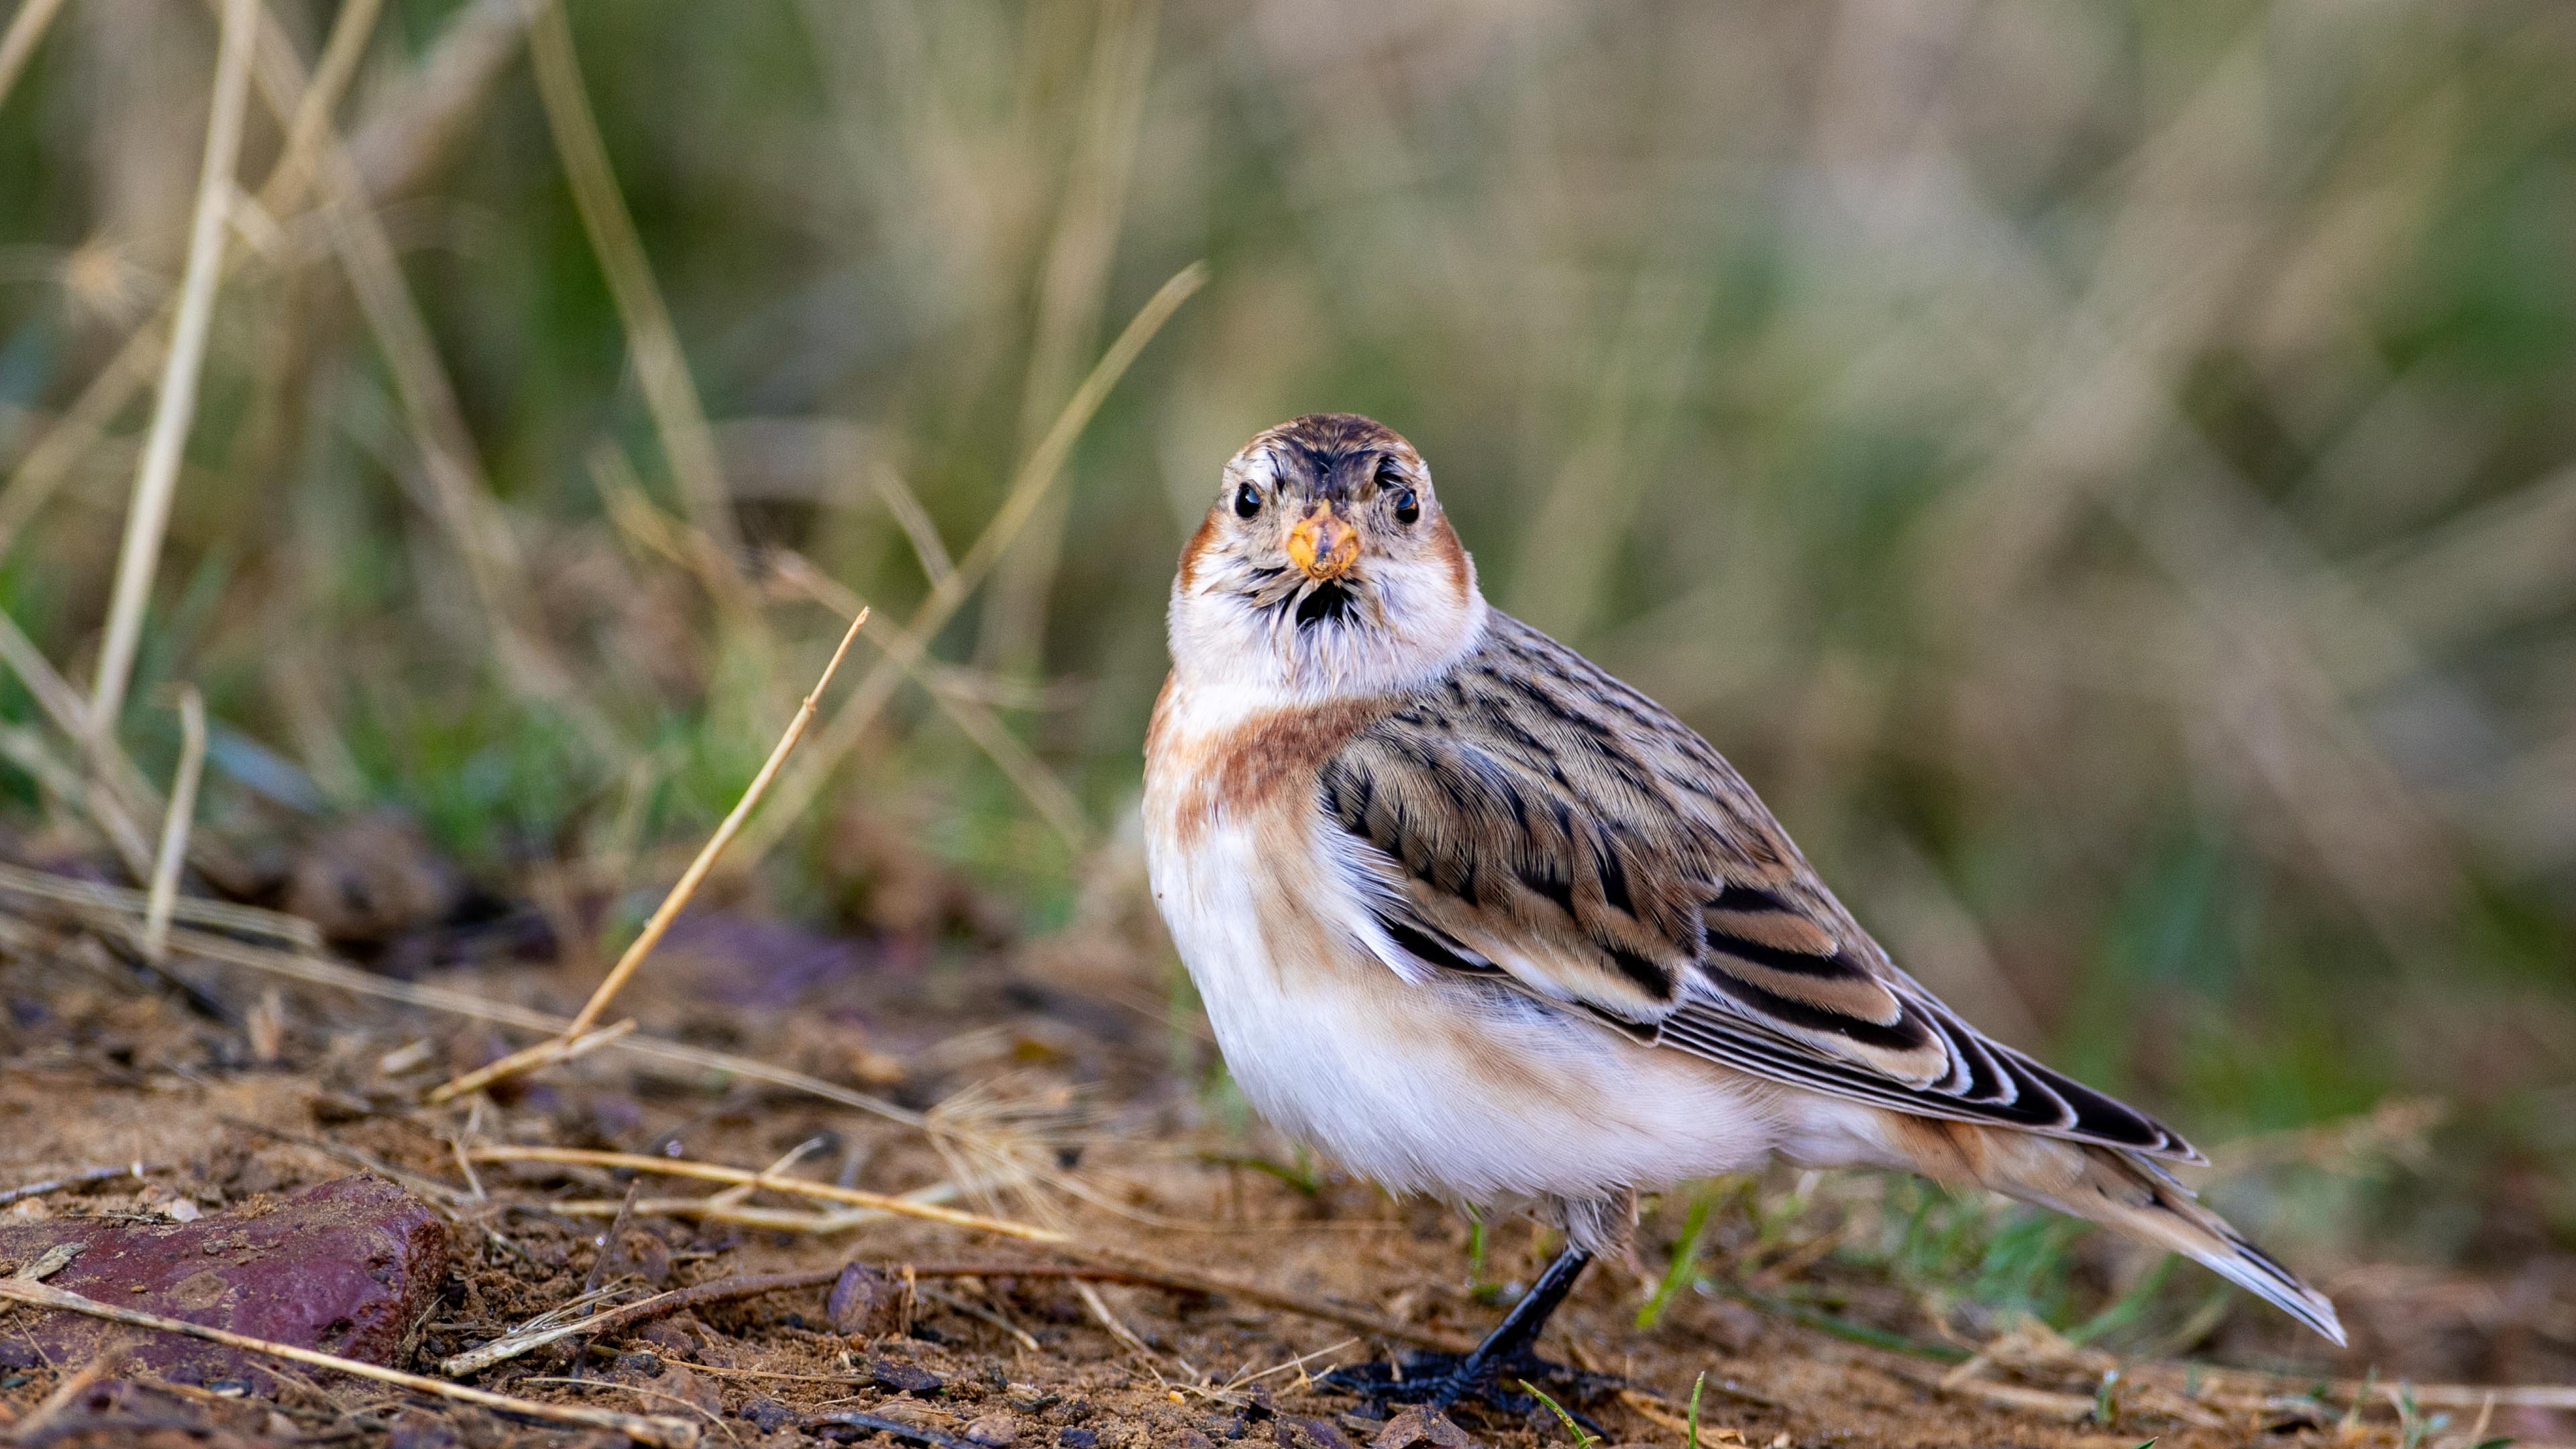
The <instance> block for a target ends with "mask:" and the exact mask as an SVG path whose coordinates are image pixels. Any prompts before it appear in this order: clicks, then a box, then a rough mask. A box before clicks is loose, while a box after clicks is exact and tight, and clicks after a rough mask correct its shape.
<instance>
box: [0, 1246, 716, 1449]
mask: <svg viewBox="0 0 2576 1449" xmlns="http://www.w3.org/2000/svg"><path fill="white" fill-rule="evenodd" d="M0 1298H6V1299H10V1300H12V1301H15V1302H18V1303H24V1304H26V1305H28V1306H29V1307H31V1308H47V1309H52V1310H54V1311H56V1312H60V1313H78V1314H82V1315H84V1316H87V1317H90V1318H103V1319H106V1320H107V1321H109V1322H111V1323H122V1324H126V1325H129V1326H131V1327H134V1328H149V1329H152V1330H154V1331H156V1332H160V1333H176V1334H181V1335H183V1336H185V1337H188V1338H196V1339H203V1340H204V1341H206V1342H208V1343H216V1344H221V1345H223V1346H224V1347H226V1348H237V1349H241V1350H243V1351H245V1352H249V1353H257V1354H266V1355H268V1356H269V1357H272V1358H282V1359H285V1360H286V1361H288V1362H289V1363H300V1364H308V1365H310V1366H312V1367H314V1368H322V1369H330V1370H332V1371H334V1372H336V1373H344V1374H348V1375H350V1376H351V1377H353V1378H362V1379H373V1380H374V1381H376V1382H377V1383H380V1384H391V1385H393V1386H395V1387H397V1388H403V1389H409V1390H411V1391H413V1392H415V1393H424V1394H435V1395H437V1396H438V1397H440V1398H443V1399H453V1400H456V1401H457V1402H459V1403H467V1404H476V1405H479V1406H481V1407H483V1408H486V1409H497V1410H499V1411H501V1412H503V1413H507V1414H524V1415H527V1416H528V1417H530V1418H534V1419H547V1420H551V1421H553V1422H555V1423H558V1424H579V1425H582V1426H584V1427H585V1428H592V1429H607V1430H609V1431H611V1432H613V1433H619V1434H623V1435H625V1436H626V1437H628V1438H630V1439H633V1440H635V1441H636V1442H637V1443H639V1444H649V1445H654V1446H657V1449H690V1446H694V1445H695V1444H696V1443H697V1442H698V1427H697V1425H695V1424H692V1423H690V1422H688V1421H687V1420H685V1419H666V1418H662V1417H660V1416H647V1415H640V1414H620V1413H616V1412H613V1411H611V1410H607V1409H586V1408H582V1407H579V1406H578V1405H568V1404H541V1403H538V1402H536V1401H535V1400H533V1399H521V1398H514V1397H512V1396H510V1395H508V1394H496V1393H493V1392H491V1391H490V1390H488V1389H475V1388H467V1387H466V1386H464V1385H462V1384H452V1383H449V1382H448V1381H447V1380H445V1379H433V1378H429V1377H426V1376H424V1375H421V1374H410V1373H404V1372H403V1371H402V1370H400V1369H389V1368H384V1367H381V1366H379V1365H377V1364H371V1363H367V1362H364V1361H363V1360H359V1359H354V1358H342V1357H340V1356H339V1355H337V1354H329V1353H323V1352H321V1351H319V1350H317V1349H310V1348H298V1347H297V1346H295V1345H294V1344H291V1343H273V1342H271V1341H269V1340H267V1339H264V1338H253V1337H251V1336H250V1335H249V1334H246V1333H234V1332H231V1331H230V1330H227V1329H221V1328H209V1327H207V1326H206V1325H204V1324H202V1323H190V1322H187V1321H186V1320H184V1319H178V1318H165V1317H163V1316H161V1315H160V1314H158V1313H146V1312H143V1311H141V1310H140V1309H134V1308H120V1307H117V1306H115V1305H113V1304H107V1303H101V1302H99V1301H97V1300H96V1299H93V1298H87V1297H83V1296H82V1295H80V1294H78V1293H73V1292H70V1291H68V1290H66V1289H61V1288H52V1287H48V1286H46V1285H45V1284H42V1283H31V1282H26V1281H24V1280H20V1279H15V1278H11V1279H0Z"/></svg>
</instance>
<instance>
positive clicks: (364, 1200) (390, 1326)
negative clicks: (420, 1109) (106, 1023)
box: [0, 1177, 448, 1388]
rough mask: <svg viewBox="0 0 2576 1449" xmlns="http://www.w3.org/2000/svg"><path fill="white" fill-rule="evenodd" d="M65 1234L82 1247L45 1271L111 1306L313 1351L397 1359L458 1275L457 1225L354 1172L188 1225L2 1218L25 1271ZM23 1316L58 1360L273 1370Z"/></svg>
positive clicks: (211, 1347)
mask: <svg viewBox="0 0 2576 1449" xmlns="http://www.w3.org/2000/svg"><path fill="white" fill-rule="evenodd" d="M63 1243H78V1244H81V1245H82V1248H81V1254H80V1256H79V1257H77V1258H75V1259H73V1260H72V1262H71V1266H69V1267H67V1268H64V1269H63V1270H62V1271H61V1272H58V1273H55V1274H53V1275H51V1276H50V1277H48V1278H47V1279H46V1280H45V1281H46V1282H47V1283H50V1284H52V1285H53V1286H55V1287H57V1288H68V1289H70V1290H71V1291H72V1292H74V1293H80V1294H84V1295H86V1296H88V1297H91V1298H95V1299H97V1300H99V1301H100V1302H102V1303H114V1304H117V1305H120V1306H122V1307H126V1308H140V1309H143V1310H145V1311H146V1312H150V1313H158V1314H162V1315H164V1316H166V1317H170V1318H183V1319H186V1320H187V1321H189V1322H191V1323H202V1324H205V1325H207V1326H208V1327H212V1328H228V1329H231V1330H232V1331H233V1332H235V1333H246V1334H249V1335H251V1336H252V1337H255V1338H265V1339H269V1340H271V1341H273V1342H278V1343H290V1344H293V1345H295V1346H297V1347H299V1348H318V1349H320V1350H322V1351H323V1352H325V1353H335V1354H339V1355H341V1356H343V1357H346V1358H355V1359H364V1360H366V1361H367V1362H369V1363H389V1362H391V1361H392V1359H393V1357H394V1355H395V1353H396V1352H398V1351H399V1350H400V1349H401V1347H402V1340H403V1336H404V1335H405V1334H407V1333H409V1332H410V1331H411V1326H412V1324H413V1323H414V1322H415V1321H417V1320H418V1319H419V1318H420V1316H421V1314H422V1312H423V1311H424V1310H426V1309H427V1308H428V1306H429V1303H430V1300H431V1298H432V1297H433V1296H434V1295H436V1293H437V1292H438V1288H439V1284H440V1283H441V1282H442V1281H443V1280H444V1279H445V1278H446V1276H447V1248H448V1244H447V1224H446V1223H444V1222H442V1221H441V1220H440V1219H439V1216H438V1214H437V1213H436V1212H434V1211H432V1210H431V1208H430V1207H429V1205H428V1204H426V1203H423V1202H422V1201H421V1200H420V1199H418V1198H416V1197H413V1196H412V1195H411V1194H410V1193H408V1192H405V1191H403V1190H402V1189H401V1188H399V1187H396V1186H394V1185H393V1184H392V1183H389V1182H386V1181H384V1180H382V1179H380V1178H373V1177H343V1178H338V1179H336V1180H334V1181H331V1182H326V1183H323V1184H322V1185H321V1186H319V1187H315V1188H310V1189H308V1190H306V1191H304V1192H301V1193H298V1194H296V1195H295V1196H294V1197H291V1198H288V1199H287V1200H285V1201H284V1202H281V1203H277V1204H274V1205H272V1206H268V1207H264V1208H250V1209H246V1210H243V1211H239V1212H228V1213H217V1214H214V1215H211V1216H208V1217H204V1218H200V1219H198V1220H197V1221H196V1222H193V1223H186V1224H170V1225H167V1226H163V1225H159V1224H138V1223H120V1222H108V1221H103V1220H94V1219H82V1218H55V1219H52V1220H50V1221H47V1222H39V1223H26V1224H19V1225H11V1226H6V1227H0V1264H6V1265H7V1267H8V1269H10V1270H13V1271H14V1270H15V1269H17V1268H19V1267H22V1266H24V1265H26V1264H28V1263H31V1262H33V1261H35V1260H36V1259H37V1258H39V1257H42V1256H43V1255H44V1254H45V1253H46V1251H47V1250H49V1249H51V1248H53V1247H55V1246H57V1245H59V1244H63ZM20 1322H21V1323H22V1324H23V1325H24V1326H25V1327H26V1329H27V1330H28V1331H29V1332H30V1333H31V1334H32V1335H33V1337H34V1339H35V1341H36V1344H37V1346H38V1347H40V1348H42V1349H43V1350H44V1351H45V1354H46V1356H47V1357H48V1358H50V1359H51V1360H52V1361H53V1362H55V1363H58V1364H80V1363H86V1362H88V1361H89V1360H90V1359H91V1358H93V1357H95V1356H96V1355H97V1353H98V1352H99V1350H100V1348H101V1346H102V1345H103V1344H105V1343H108V1342H110V1341H114V1342H118V1343H122V1344H123V1345H125V1347H126V1348H127V1350H128V1352H129V1354H130V1356H131V1357H132V1358H133V1359H135V1360H139V1361H140V1362H141V1363H142V1364H143V1365H144V1366H145V1367H147V1368H149V1369H151V1370H152V1371H153V1372H155V1373H158V1374H161V1375H163V1376H164V1377H167V1378H170V1379H172V1380H175V1381H177V1382H181V1383H205V1382H208V1381H211V1380H217V1379H226V1378H242V1379H247V1380H249V1381H250V1382H252V1383H254V1384H258V1385H260V1386H262V1387H263V1388H265V1387H266V1386H267V1385H268V1384H270V1383H272V1382H273V1380H271V1379H270V1378H269V1376H268V1375H267V1374H265V1373H258V1372H253V1371H252V1370H253V1369H254V1367H255V1366H257V1365H259V1364H261V1363H262V1362H264V1360H263V1359H261V1358H260V1357H259V1356H258V1355H252V1354H245V1353H241V1352H238V1351H236V1350H233V1349H228V1348H223V1347H220V1346H218V1345H215V1344H211V1343H205V1342H202V1341H200V1340H198V1339H193V1338H182V1337H180V1336H179V1335H177V1334H173V1333H154V1332H152V1331H150V1330H148V1329H141V1328H128V1327H125V1326H123V1325H120V1324H111V1323H106V1322H103V1321H101V1320H99V1319H95V1318H83V1317H80V1316H77V1315H74V1314H69V1313H49V1314H45V1315H43V1316H41V1317H37V1318H34V1319H33V1320H32V1321H29V1320H28V1319H27V1318H21V1319H20Z"/></svg>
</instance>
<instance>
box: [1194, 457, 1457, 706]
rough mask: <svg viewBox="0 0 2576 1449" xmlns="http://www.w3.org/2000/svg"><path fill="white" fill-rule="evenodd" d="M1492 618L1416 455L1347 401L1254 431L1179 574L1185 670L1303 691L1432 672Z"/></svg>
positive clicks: (1397, 683) (1408, 679) (1386, 682)
mask: <svg viewBox="0 0 2576 1449" xmlns="http://www.w3.org/2000/svg"><path fill="white" fill-rule="evenodd" d="M1484 623H1485V601H1484V597H1483V596H1482V595H1481V594H1479V593H1478V592H1477V591H1476V566H1475V563H1474V562H1473V561H1472V560H1470V559H1469V558H1468V557H1467V551H1466V549H1465V548H1463V547H1461V546H1460V545H1459V542H1458V534H1457V531H1456V530H1454V529H1452V528H1451V527H1450V526H1449V520H1448V518H1447V517H1446V516H1445V515H1444V514H1443V513H1442V512H1441V509H1440V501H1439V499H1438V498H1437V497H1435V496H1434V495H1433V493H1432V491H1431V470H1430V469H1429V468H1426V467H1424V466H1423V463H1422V455H1421V454H1419V453H1416V452H1415V451H1413V445H1412V444H1410V443H1408V442H1406V441H1405V440H1404V439H1402V438H1400V437H1398V436H1396V434H1395V432H1394V431H1393V430H1392V429H1390V428H1387V427H1386V426H1384V425H1383V424H1380V423H1376V422H1373V421H1371V420H1369V419H1367V418H1363V417H1357V416H1354V415H1352V414H1349V413H1312V414H1309V415H1307V416H1305V417H1302V418H1295V419H1291V420H1290V421H1288V422H1284V423H1281V424H1280V425H1279V426H1277V427H1275V428H1272V429H1270V430H1269V431H1267V432H1265V433H1263V434H1261V435H1260V436H1259V437H1256V438H1254V439H1253V440H1252V441H1251V442H1249V443H1247V444H1245V445H1244V447H1243V451H1242V452H1239V453H1237V454H1235V455H1234V457H1233V459H1232V460H1231V461H1230V462H1228V463H1227V464H1226V465H1225V474H1224V477H1223V479H1222V484H1221V487H1220V488H1219V490H1218V493H1217V500H1216V505H1215V506H1214V507H1212V508H1210V509H1209V510H1208V516H1207V521H1206V522H1205V523H1203V524H1201V525H1199V531H1198V532H1197V533H1196V534H1195V535H1193V536H1192V537H1191V539H1190V542H1189V546H1188V547H1187V548H1186V549H1184V550H1182V553H1181V568H1180V575H1179V577H1178V578H1177V579H1176V580H1174V582H1173V585H1172V614H1171V633H1172V659H1173V663H1174V665H1175V667H1177V668H1178V669H1179V670H1181V671H1182V673H1183V674H1185V675H1188V676H1193V677H1197V678H1204V679H1209V680H1225V681H1231V682H1236V683H1243V684H1250V685H1262V686H1275V687H1278V688H1281V689H1284V690H1285V691H1287V692H1288V693H1289V694H1291V695H1292V696H1295V697H1300V698H1305V699H1315V698H1325V697H1331V696H1335V695H1347V694H1363V693H1375V692H1379V691H1383V690H1390V689H1398V688H1403V687H1405V686H1407V685H1410V684H1413V683H1417V682H1419V681H1421V680H1423V679H1426V678H1429V677H1432V676H1434V675H1436V674H1438V673H1439V672H1440V671H1441V670H1442V669H1445V668H1446V667H1447V666H1448V665H1449V664H1450V663H1451V662H1452V661H1454V660H1455V659H1457V658H1458V657H1459V656H1460V655H1461V654H1464V653H1465V652H1466V651H1467V650H1468V649H1469V648H1471V647H1473V645H1474V644H1475V641H1476V638H1477V636H1478V635H1479V634H1480V633H1482V631H1483V629H1484Z"/></svg>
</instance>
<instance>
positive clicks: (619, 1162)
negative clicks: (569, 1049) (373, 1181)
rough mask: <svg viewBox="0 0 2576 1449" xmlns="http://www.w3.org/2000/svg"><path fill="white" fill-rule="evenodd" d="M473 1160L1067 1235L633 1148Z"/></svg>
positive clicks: (475, 1154) (1049, 1239) (473, 1153)
mask: <svg viewBox="0 0 2576 1449" xmlns="http://www.w3.org/2000/svg"><path fill="white" fill-rule="evenodd" d="M466 1156H467V1157H468V1158H470V1159H471V1160H473V1161H475V1162H551V1163H558V1164H562V1165H565V1166H574V1167H613V1168H623V1169H625V1170H626V1171H629V1172H651V1173H659V1174H662V1175H664V1176H667V1177H693V1178H696V1179H698V1180H700V1181H702V1182H723V1183H738V1184H741V1185H744V1186H748V1187H765V1188H768V1189H770V1190H771V1191H773V1192H783V1193H790V1194H793V1195H795V1196H797V1197H805V1198H816V1199H820V1200H822V1201H824V1202H837V1203H847V1204H849V1205H850V1206H852V1207H867V1208H876V1209H879V1210H881V1211H884V1212H890V1213H893V1214H896V1215H897V1216H899V1217H908V1218H921V1219H923V1220H925V1221H928V1222H934V1223H946V1224H948V1225H949V1226H950V1227H954V1228H970V1229H973V1230H974V1231H976V1232H982V1233H992V1234H995V1235H996V1236H999V1237H1005V1238H1018V1239H1020V1240H1022V1241H1024V1242H1031V1243H1046V1244H1050V1245H1054V1244H1062V1243H1065V1242H1067V1241H1068V1239H1066V1237H1065V1235H1064V1234H1062V1233H1059V1232H1056V1231H1054V1230H1052V1229H1049V1228H1040V1227H1032V1226H1030V1225H1029V1224H1027V1223H1015V1222H1010V1221H1007V1220H1005V1219H1002V1218H988V1217H985V1216H983V1215H982V1214H980V1213H970V1212H961V1211H959V1210H958V1209H956V1208H946V1207H935V1206H933V1205H931V1204H929V1203H923V1202H914V1201H912V1200H911V1199H909V1198H902V1197H891V1196H888V1195H887V1194H885V1193H881V1192H865V1191H862V1190H860V1189H858V1188H854V1187H835V1186H834V1185H832V1184H831V1183H828V1182H807V1181H805V1180H803V1179H802V1178H794V1177H779V1176H776V1175H774V1174H772V1173H767V1172H752V1171H749V1170H747V1169H744V1168H740V1167H725V1166H721V1165H719V1164H717V1163H712V1162H690V1161H688V1160H686V1159H683V1158H672V1157H647V1156H645V1155H643V1154H642V1153H636V1152H604V1151H599V1150H597V1149H593V1148H586V1147H477V1148H474V1149H472V1150H470V1151H469V1152H467V1153H466Z"/></svg>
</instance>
